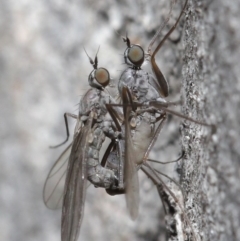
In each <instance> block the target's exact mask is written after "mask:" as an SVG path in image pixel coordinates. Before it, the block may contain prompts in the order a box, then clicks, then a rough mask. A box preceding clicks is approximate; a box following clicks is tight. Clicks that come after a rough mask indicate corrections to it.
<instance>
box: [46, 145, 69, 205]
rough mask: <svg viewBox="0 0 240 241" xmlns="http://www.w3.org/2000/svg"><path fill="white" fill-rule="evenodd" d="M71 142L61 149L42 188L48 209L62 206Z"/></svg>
mask: <svg viewBox="0 0 240 241" xmlns="http://www.w3.org/2000/svg"><path fill="white" fill-rule="evenodd" d="M71 146H72V143H71V144H70V145H69V146H68V147H67V148H66V149H65V150H64V151H63V153H62V154H61V155H60V157H59V158H58V159H57V161H56V162H55V164H54V165H53V167H52V168H51V170H50V172H49V174H48V176H47V179H46V181H45V184H44V188H43V201H44V203H45V205H46V206H47V207H48V208H50V209H57V208H61V207H62V201H63V193H64V183H65V179H66V172H67V164H68V159H69V156H70V152H71Z"/></svg>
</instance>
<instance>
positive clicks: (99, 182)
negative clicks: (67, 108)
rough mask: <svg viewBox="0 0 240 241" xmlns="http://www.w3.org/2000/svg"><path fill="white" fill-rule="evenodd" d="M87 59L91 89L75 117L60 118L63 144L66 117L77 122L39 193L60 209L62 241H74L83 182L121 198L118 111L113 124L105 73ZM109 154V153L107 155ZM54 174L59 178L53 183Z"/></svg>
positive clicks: (80, 220)
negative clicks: (63, 124)
mask: <svg viewBox="0 0 240 241" xmlns="http://www.w3.org/2000/svg"><path fill="white" fill-rule="evenodd" d="M89 59H90V63H91V64H92V65H93V67H94V70H93V71H92V72H91V74H90V75H89V84H90V86H92V87H93V88H92V89H90V90H88V91H87V92H86V94H85V95H84V96H83V98H82V99H81V102H80V106H79V113H78V115H77V116H76V115H73V114H69V113H66V114H65V115H64V118H65V123H66V130H67V140H68V137H69V130H68V122H67V116H71V117H73V118H75V119H77V124H76V127H75V131H74V137H73V142H72V143H71V144H70V145H69V146H68V147H67V149H66V150H65V151H64V152H63V154H62V155H61V156H60V157H59V159H58V160H57V161H56V163H55V164H54V166H53V167H52V169H51V170H50V172H49V174H48V177H47V180H46V182H45V186H44V191H43V198H44V202H45V204H46V206H47V207H49V208H58V207H61V206H62V227H61V239H62V241H75V240H77V238H78V235H79V230H80V226H81V222H82V219H83V213H84V203H85V197H86V188H87V181H90V182H91V183H92V184H93V185H94V186H95V187H103V188H105V189H106V190H107V192H109V193H115V194H121V193H123V192H124V189H125V184H124V173H123V171H122V170H123V168H124V167H123V166H124V163H123V161H122V157H123V154H122V153H121V152H122V151H124V150H123V148H121V142H120V141H117V140H118V138H119V136H120V135H121V126H120V124H119V121H121V116H122V109H121V108H117V109H114V110H112V111H113V112H114V116H116V119H114V120H113V119H112V118H111V115H110V114H109V112H108V110H107V107H106V104H114V103H115V101H114V100H113V98H112V97H111V96H110V95H109V94H108V93H106V92H105V91H104V88H105V87H106V86H107V84H108V83H109V80H110V76H109V73H108V71H107V70H106V69H105V68H98V67H97V65H98V60H97V55H96V57H95V60H94V61H93V60H92V59H91V58H90V57H89ZM106 137H108V138H109V139H110V140H111V143H110V145H109V148H108V149H107V150H106V153H105V155H104V157H103V160H102V161H101V162H100V160H99V152H100V150H101V149H102V144H103V142H104V140H105V138H106ZM67 140H66V141H67ZM66 141H64V143H65V142H66ZM60 145H61V144H60ZM58 146H59V145H58ZM111 150H113V153H112V154H111V155H110V151H111ZM114 152H115V155H114ZM69 154H70V156H69V157H68V155H69ZM104 166H106V167H104ZM128 166H129V165H128ZM130 166H131V165H130ZM58 173H60V178H59V179H55V178H56V174H58ZM64 181H65V185H64V192H59V189H60V187H59V185H60V183H61V182H64ZM54 182H55V183H54ZM131 194H132V193H131Z"/></svg>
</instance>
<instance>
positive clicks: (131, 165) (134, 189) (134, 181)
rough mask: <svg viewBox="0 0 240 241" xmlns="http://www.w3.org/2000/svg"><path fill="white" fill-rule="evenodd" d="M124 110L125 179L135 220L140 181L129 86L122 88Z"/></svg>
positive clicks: (128, 201)
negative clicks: (131, 120)
mask: <svg viewBox="0 0 240 241" xmlns="http://www.w3.org/2000/svg"><path fill="white" fill-rule="evenodd" d="M122 99H123V112H124V119H125V122H124V123H125V124H124V127H125V161H124V179H125V185H126V203H127V208H128V210H129V212H130V216H131V218H132V219H133V220H135V219H136V218H137V216H138V208H139V181H138V173H137V168H136V164H135V162H134V156H135V155H134V147H133V142H132V136H131V127H130V114H131V111H132V106H131V104H132V100H131V94H130V92H129V90H128V88H127V87H123V89H122Z"/></svg>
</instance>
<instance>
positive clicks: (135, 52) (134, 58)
mask: <svg viewBox="0 0 240 241" xmlns="http://www.w3.org/2000/svg"><path fill="white" fill-rule="evenodd" d="M128 59H129V60H130V61H131V62H132V63H133V64H134V65H136V66H141V65H142V63H143V61H144V51H143V49H142V47H140V46H138V45H132V46H131V48H130V49H129V51H128Z"/></svg>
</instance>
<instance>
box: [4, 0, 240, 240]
mask: <svg viewBox="0 0 240 241" xmlns="http://www.w3.org/2000/svg"><path fill="white" fill-rule="evenodd" d="M182 4H183V3H182V2H180V3H179V1H178V3H177V4H176V5H175V6H174V8H173V11H172V16H171V18H170V21H169V25H168V26H167V27H166V28H165V29H164V30H163V34H164V33H166V31H167V29H169V26H171V25H172V24H173V23H174V21H175V19H176V17H177V16H178V14H179V12H180V9H181V5H182ZM239 12H240V2H239V1H236V0H235V1H233V0H230V1H224V0H218V1H217V0H214V1H203V0H202V1H201V0H198V1H190V0H189V4H188V7H187V9H186V11H185V14H184V17H183V18H182V20H181V22H180V24H179V26H178V27H177V29H176V31H175V32H174V33H173V34H172V35H171V37H170V41H166V43H165V44H164V46H163V48H162V49H161V50H160V51H159V53H158V54H157V63H158V64H159V66H160V68H161V70H162V72H163V73H164V75H165V76H166V78H167V79H168V81H169V86H170V96H169V97H168V100H171V101H173V100H179V99H181V100H182V105H181V108H176V110H178V111H181V112H182V113H184V114H185V115H187V116H189V117H192V118H195V119H198V120H201V121H204V122H206V123H209V124H215V125H216V132H215V133H211V128H209V127H204V126H200V125H198V124H195V123H191V122H190V121H187V120H179V118H177V117H172V116H170V115H169V118H168V121H167V123H166V124H165V126H164V129H163V130H162V133H161V135H160V136H159V139H158V141H157V143H156V146H155V147H154V150H153V151H152V152H151V155H150V156H151V158H153V159H158V160H159V161H171V160H174V159H176V158H177V156H178V155H179V153H181V151H182V150H184V151H185V153H186V154H185V157H184V158H183V159H182V160H181V161H180V162H179V163H178V164H174V165H163V166H159V165H158V166H156V167H157V168H158V169H159V170H161V171H162V172H164V173H166V174H168V175H169V176H170V177H173V178H175V179H176V180H177V181H178V182H179V183H180V186H181V189H182V191H183V197H184V213H183V214H182V215H181V218H180V223H181V224H182V227H183V228H182V230H181V232H182V233H181V234H180V233H178V234H177V236H176V237H173V236H172V237H169V239H171V240H177V239H178V240H194V238H195V240H204V241H205V240H206V241H207V240H211V241H214V240H218V241H220V240H221V241H231V240H240V231H239V230H240V229H239V226H240V208H239V203H240V190H239V189H240V184H239V183H240V177H239V176H240V145H239V142H240V128H239V126H240V111H239V108H240V94H239V90H240V79H239V76H240V68H239V60H240V47H239V46H240V27H239V22H240V14H239ZM168 13H169V1H165V0H161V1H160V0H159V1H154V0H153V1H144V0H142V1H110V0H109V1H92V0H90V1H78V0H75V1H74V0H72V1H67V0H50V1H29V0H25V1H24V0H19V1H6V0H3V1H1V2H0V46H1V47H0V48H1V51H0V93H1V95H0V98H1V99H0V106H1V122H0V140H1V146H0V150H1V151H0V158H1V168H0V213H1V215H0V230H1V232H0V240H7V241H15V240H16V241H19V240H24V241H30V240H34V241H38V240H39V241H40V240H41V241H42V240H45V241H48V240H51V241H55V240H56V241H57V240H60V220H61V212H60V211H55V212H54V211H51V210H48V209H47V208H46V207H45V206H44V204H43V201H42V189H43V185H44V181H45V178H46V176H47V173H48V171H49V170H50V168H51V166H52V165H53V164H54V160H56V159H57V157H58V156H59V155H60V153H61V151H62V150H64V147H61V148H59V149H54V150H50V149H49V148H48V146H49V145H54V144H58V143H60V142H61V141H62V140H64V139H65V127H64V121H63V113H64V112H70V113H74V114H77V108H78V107H77V106H75V104H77V103H79V100H80V97H81V95H83V94H84V93H85V92H86V90H87V89H88V88H89V87H88V82H87V78H88V74H89V73H90V72H91V70H92V67H91V65H90V64H89V61H88V58H87V56H86V54H85V53H84V51H83V46H84V47H85V48H86V50H87V51H88V54H89V55H90V56H94V55H95V53H96V51H97V48H98V46H99V45H100V46H101V47H100V52H99V55H98V57H99V66H102V67H105V68H107V69H108V70H109V72H110V74H111V76H112V78H113V83H115V84H116V83H117V81H118V78H119V76H120V73H121V71H122V70H124V68H125V66H124V65H122V63H123V57H122V54H123V52H124V50H125V44H124V43H123V42H122V40H121V37H120V36H119V34H120V35H123V36H124V35H125V33H126V31H127V32H128V36H129V38H130V39H131V40H132V42H134V43H139V44H141V45H142V46H143V47H144V49H146V48H147V44H148V43H149V41H150V39H151V37H152V36H153V35H154V33H155V31H156V30H157V28H158V27H159V25H160V23H162V22H163V21H164V19H166V17H167V16H168ZM116 32H118V33H119V34H117V33H116ZM70 124H71V127H70V129H71V134H72V133H73V128H74V124H75V122H74V121H72V122H71V123H70ZM179 130H180V131H179ZM139 176H140V188H141V190H140V198H141V200H140V210H139V217H138V219H137V220H136V221H131V219H130V217H129V214H128V213H127V210H126V204H125V199H124V196H116V197H110V196H108V195H107V194H106V192H105V191H104V190H102V189H100V188H97V189H96V188H94V187H90V188H89V190H88V193H87V198H86V206H85V215H84V220H83V224H82V227H81V231H80V237H79V240H85V241H90V240H91V241H92V240H98V241H101V240H104V241H105V240H116V241H118V240H132V241H133V240H149V241H150V240H153V241H155V240H166V226H168V225H167V224H168V218H169V216H167V217H165V215H164V210H163V208H162V204H161V200H160V198H159V196H158V193H157V190H156V188H155V186H154V185H153V184H152V183H151V181H150V180H149V179H148V178H147V177H146V176H145V175H144V173H142V172H141V173H140V172H139ZM164 180H165V182H166V184H167V185H170V182H169V180H168V179H167V178H166V179H165V178H164ZM171 190H172V189H171ZM173 190H174V189H173ZM173 192H174V193H175V196H176V197H178V195H179V194H178V192H179V188H178V187H175V191H173ZM180 196H181V195H180ZM180 198H181V197H179V200H180ZM179 213H181V210H180V211H179ZM165 221H166V222H165ZM167 228H169V227H167ZM192 232H193V233H194V235H193V234H192ZM181 235H182V236H181Z"/></svg>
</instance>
